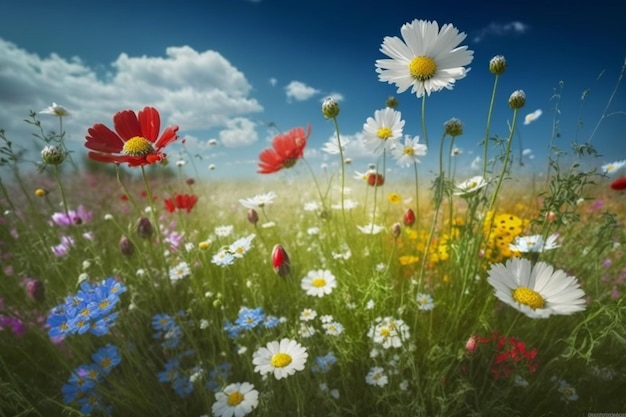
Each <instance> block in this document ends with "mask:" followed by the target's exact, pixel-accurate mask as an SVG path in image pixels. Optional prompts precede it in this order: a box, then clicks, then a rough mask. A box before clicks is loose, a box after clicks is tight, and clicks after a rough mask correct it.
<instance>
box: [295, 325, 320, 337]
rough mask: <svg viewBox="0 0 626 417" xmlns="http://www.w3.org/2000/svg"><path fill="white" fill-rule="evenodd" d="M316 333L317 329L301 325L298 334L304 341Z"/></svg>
mask: <svg viewBox="0 0 626 417" xmlns="http://www.w3.org/2000/svg"><path fill="white" fill-rule="evenodd" d="M315 332H316V330H315V327H313V326H310V325H308V324H304V323H302V324H300V328H299V329H298V334H299V335H300V337H302V338H304V339H306V338H308V337H311V336H313V335H314V334H315Z"/></svg>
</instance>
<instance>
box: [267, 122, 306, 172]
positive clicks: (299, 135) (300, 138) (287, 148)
mask: <svg viewBox="0 0 626 417" xmlns="http://www.w3.org/2000/svg"><path fill="white" fill-rule="evenodd" d="M310 134H311V125H309V126H308V130H307V132H306V133H305V132H304V129H303V128H301V127H296V128H294V129H291V130H290V131H289V132H287V133H285V134H280V135H278V136H276V137H275V138H274V140H273V141H272V147H273V149H272V148H267V149H265V150H264V151H263V152H261V154H260V155H259V159H260V160H261V162H259V170H258V171H257V172H258V173H259V174H272V173H274V172H278V171H280V170H281V169H283V168H291V167H292V166H294V165H295V163H296V162H297V161H298V159H300V158H302V155H303V153H304V147H305V146H306V143H307V140H308V139H309V135H310Z"/></svg>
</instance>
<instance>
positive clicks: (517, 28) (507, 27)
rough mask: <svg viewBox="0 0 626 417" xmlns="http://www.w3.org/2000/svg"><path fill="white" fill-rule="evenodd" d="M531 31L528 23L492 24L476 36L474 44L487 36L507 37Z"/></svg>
mask: <svg viewBox="0 0 626 417" xmlns="http://www.w3.org/2000/svg"><path fill="white" fill-rule="evenodd" d="M528 29H530V26H528V25H527V24H526V23H522V22H519V21H513V22H509V23H490V24H489V25H488V26H486V27H484V28H483V29H481V30H480V31H478V34H477V35H475V36H474V42H481V41H483V40H484V39H485V38H486V37H487V36H505V35H510V34H520V35H521V34H524V33H526V32H527V31H528Z"/></svg>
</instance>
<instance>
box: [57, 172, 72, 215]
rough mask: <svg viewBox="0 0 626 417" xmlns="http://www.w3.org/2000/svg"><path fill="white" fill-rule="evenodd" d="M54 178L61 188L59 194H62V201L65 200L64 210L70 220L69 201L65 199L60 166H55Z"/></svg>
mask: <svg viewBox="0 0 626 417" xmlns="http://www.w3.org/2000/svg"><path fill="white" fill-rule="evenodd" d="M54 178H55V179H56V181H57V185H58V186H59V193H61V200H63V209H64V210H65V215H66V216H68V218H69V209H68V208H67V199H66V198H65V190H64V189H63V183H62V182H61V176H60V175H59V166H58V165H55V166H54Z"/></svg>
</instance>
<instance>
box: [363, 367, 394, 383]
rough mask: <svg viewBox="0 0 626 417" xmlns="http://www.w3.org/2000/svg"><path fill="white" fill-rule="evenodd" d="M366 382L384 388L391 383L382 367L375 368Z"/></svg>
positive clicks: (367, 376) (368, 374)
mask: <svg viewBox="0 0 626 417" xmlns="http://www.w3.org/2000/svg"><path fill="white" fill-rule="evenodd" d="M365 382H367V383H368V384H369V385H374V386H379V387H384V386H385V385H387V383H388V382H389V378H388V377H387V375H385V370H384V369H383V368H381V367H380V366H375V367H373V368H371V369H370V371H369V372H368V373H367V375H366V376H365Z"/></svg>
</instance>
